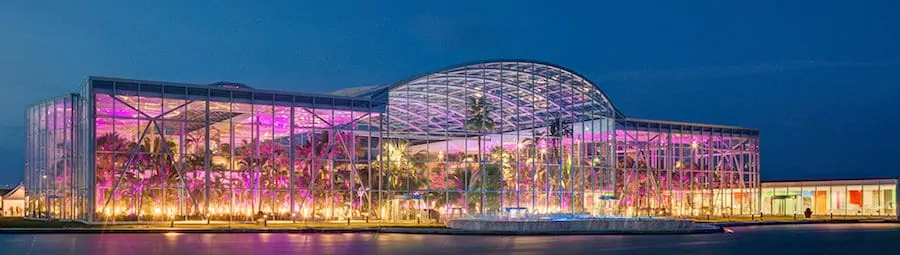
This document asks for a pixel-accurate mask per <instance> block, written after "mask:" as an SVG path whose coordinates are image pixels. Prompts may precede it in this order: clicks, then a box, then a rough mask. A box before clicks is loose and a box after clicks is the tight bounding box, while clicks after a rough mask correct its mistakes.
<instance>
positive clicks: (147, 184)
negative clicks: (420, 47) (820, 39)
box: [25, 61, 761, 222]
mask: <svg viewBox="0 0 900 255" xmlns="http://www.w3.org/2000/svg"><path fill="white" fill-rule="evenodd" d="M25 121H26V125H27V132H26V159H25V161H26V162H25V166H26V167H25V173H26V174H25V183H26V186H27V202H26V203H27V210H26V215H27V217H29V218H60V219H72V220H78V221H85V222H109V221H121V222H143V221H148V222H150V221H170V220H214V221H219V220H233V221H245V220H252V219H254V218H256V217H259V216H260V215H267V216H268V217H269V218H270V219H275V220H334V219H348V218H349V219H378V220H388V221H404V220H416V219H447V218H453V217H459V216H462V215H487V214H502V213H510V212H513V211H515V212H524V213H529V214H552V213H583V214H592V215H627V216H647V215H650V216H700V215H749V214H753V213H758V212H759V211H760V206H761V200H760V199H759V194H760V181H759V131H758V130H756V129H747V128H739V127H730V126H721V125H705V124H693V123H682V122H671V121H656V120H643V119H634V118H628V117H626V116H625V115H624V114H623V113H622V112H620V111H619V110H618V109H616V108H615V107H614V106H613V104H612V102H611V101H610V100H609V98H608V97H607V96H606V95H605V94H604V93H603V92H602V91H601V90H600V88H599V87H598V86H597V85H596V84H594V83H592V82H590V81H589V80H588V79H587V78H585V77H583V76H581V75H578V74H576V73H574V72H572V71H570V70H567V69H565V68H562V67H560V66H556V65H553V64H549V63H541V62H534V61H486V62H478V63H473V64H465V65H459V66H455V67H451V68H447V69H443V70H440V71H437V72H433V73H428V74H424V75H420V76H415V77H412V78H410V79H408V80H404V81H401V82H397V83H394V84H389V85H385V86H378V87H361V88H351V89H345V90H341V91H337V92H335V93H332V94H328V95H315V94H303V93H291V92H278V91H266V90H259V89H254V88H251V87H248V86H246V85H243V84H239V83H215V84H211V85H196V84H178V83H167V82H154V81H139V80H129V79H118V78H105V77H90V78H88V79H87V81H86V82H85V83H84V84H83V85H82V87H81V88H80V89H79V90H78V91H77V92H76V93H73V94H71V95H67V96H62V97H57V98H53V99H49V100H46V101H43V102H39V103H37V104H34V105H32V106H31V107H29V108H28V109H27V112H26V120H25Z"/></svg>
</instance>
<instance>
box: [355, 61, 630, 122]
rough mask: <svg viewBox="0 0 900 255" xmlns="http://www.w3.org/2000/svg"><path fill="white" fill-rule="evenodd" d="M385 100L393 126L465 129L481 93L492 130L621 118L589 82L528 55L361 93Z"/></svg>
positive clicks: (360, 94)
mask: <svg viewBox="0 0 900 255" xmlns="http://www.w3.org/2000/svg"><path fill="white" fill-rule="evenodd" d="M357 96H364V97H369V98H374V99H383V100H386V101H388V111H389V113H390V114H389V115H388V116H390V121H389V125H390V126H391V130H395V131H400V132H409V133H417V134H437V133H455V132H459V133H466V132H470V131H468V130H467V129H466V125H465V123H466V119H468V115H469V113H468V112H469V106H468V105H469V104H470V102H471V101H470V100H471V99H470V98H475V97H482V96H484V97H485V99H486V101H487V104H488V105H489V108H490V109H491V110H490V111H489V115H490V116H489V118H488V119H490V120H493V121H495V129H494V130H492V131H493V132H498V131H499V132H508V131H513V130H521V129H527V128H536V127H544V126H549V125H551V123H556V122H558V121H562V122H576V121H586V120H592V119H598V118H600V117H611V118H624V115H623V114H622V113H621V112H619V111H618V110H616V108H615V107H614V106H613V105H612V103H611V102H610V101H609V98H608V97H607V96H606V95H605V94H604V93H603V92H602V91H601V90H600V88H598V87H597V86H596V85H595V84H594V83H593V82H591V81H590V80H588V79H587V78H585V77H583V76H581V75H579V74H577V73H575V72H573V71H570V70H568V69H566V68H563V67H560V66H557V65H553V64H550V63H545V62H539V61H530V60H490V61H481V62H476V63H469V64H463V65H458V66H453V67H450V68H446V69H443V70H441V71H437V72H432V73H428V74H424V75H419V76H414V77H412V78H410V79H407V80H404V81H401V82H398V83H394V84H391V85H387V86H382V87H378V88H375V89H372V90H369V91H364V92H361V93H359V94H358V95H357Z"/></svg>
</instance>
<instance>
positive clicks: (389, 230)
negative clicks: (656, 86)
mask: <svg viewBox="0 0 900 255" xmlns="http://www.w3.org/2000/svg"><path fill="white" fill-rule="evenodd" d="M722 232H724V228H723V227H720V226H712V227H707V228H696V229H689V230H676V231H652V230H651V231H558V232H517V231H469V230H458V229H451V228H439V227H421V228H417V227H381V228H212V229H190V228H154V229H125V228H122V229H116V228H112V229H104V228H0V234H169V233H181V234H253V233H287V234H347V233H385V234H416V235H422V234H430V235H506V236H515V235H524V236H536V235H673V234H709V233H722Z"/></svg>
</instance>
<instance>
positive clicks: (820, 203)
mask: <svg viewBox="0 0 900 255" xmlns="http://www.w3.org/2000/svg"><path fill="white" fill-rule="evenodd" d="M826 212H828V191H825V190H818V191H816V213H817V214H824V213H826Z"/></svg>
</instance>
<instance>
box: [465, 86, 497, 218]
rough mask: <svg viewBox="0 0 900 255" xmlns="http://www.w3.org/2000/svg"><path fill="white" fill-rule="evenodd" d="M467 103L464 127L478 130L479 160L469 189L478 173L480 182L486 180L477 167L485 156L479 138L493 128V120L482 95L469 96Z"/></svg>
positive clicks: (484, 193) (483, 199)
mask: <svg viewBox="0 0 900 255" xmlns="http://www.w3.org/2000/svg"><path fill="white" fill-rule="evenodd" d="M468 105H469V112H468V115H469V119H468V120H466V128H467V129H468V130H469V132H472V131H477V132H478V134H477V136H478V138H477V139H478V161H479V162H480V163H479V165H478V168H476V169H475V170H474V171H472V176H470V177H469V178H470V180H469V187H468V189H469V190H471V189H473V188H475V180H476V178H477V177H478V176H479V175H480V176H481V179H482V180H481V182H482V183H484V182H486V181H487V180H486V177H487V176H486V175H484V174H482V173H481V171H480V170H479V168H482V167H483V166H484V165H485V158H484V156H483V155H481V153H482V152H481V150H482V144H481V143H482V141H481V140H482V137H483V136H484V134H485V133H487V132H490V131H491V130H493V129H494V120H492V119H489V118H490V115H491V110H492V109H491V105H490V104H489V103H488V102H487V100H486V99H485V97H484V96H478V97H469V104H468ZM486 187H487V186H486V185H482V190H481V207H480V208H479V211H480V212H482V213H484V203H485V202H487V190H485V189H484V188H486Z"/></svg>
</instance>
